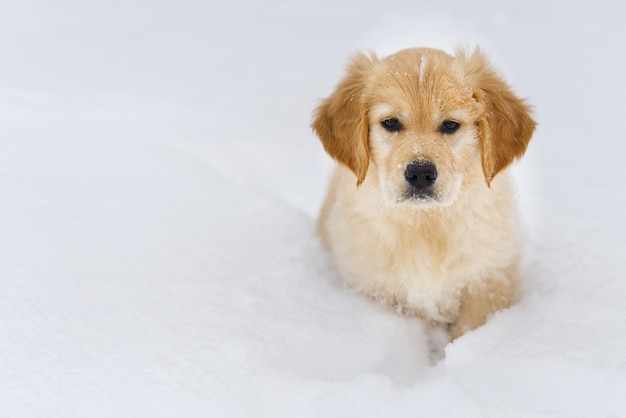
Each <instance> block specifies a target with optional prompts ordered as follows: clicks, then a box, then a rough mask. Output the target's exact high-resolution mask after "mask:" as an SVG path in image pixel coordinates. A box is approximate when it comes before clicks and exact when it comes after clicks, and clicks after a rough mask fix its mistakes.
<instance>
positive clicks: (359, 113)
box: [312, 53, 377, 186]
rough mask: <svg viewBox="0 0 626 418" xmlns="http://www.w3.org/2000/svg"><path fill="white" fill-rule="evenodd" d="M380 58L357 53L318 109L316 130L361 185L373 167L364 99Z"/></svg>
mask: <svg viewBox="0 0 626 418" xmlns="http://www.w3.org/2000/svg"><path fill="white" fill-rule="evenodd" d="M376 60H377V58H376V57H375V56H374V55H373V54H372V55H371V58H370V57H368V56H367V55H365V54H362V53H360V54H358V55H356V56H355V57H354V58H353V59H352V61H351V62H350V64H349V65H348V68H347V74H346V76H345V78H344V79H343V80H342V81H341V83H339V85H338V86H337V88H336V90H335V91H334V92H333V94H331V95H330V96H329V97H328V98H327V99H326V100H324V101H323V102H322V104H321V105H320V106H319V107H318V108H317V110H316V111H315V115H314V118H313V124H312V127H313V130H314V131H315V133H316V134H317V136H319V138H320V140H321V141H322V144H323V145H324V149H325V150H326V152H328V154H330V156H331V157H333V158H334V159H335V160H336V161H338V162H339V163H341V164H343V165H345V166H346V167H348V168H349V169H350V170H352V172H353V173H354V174H355V175H356V177H357V186H358V185H360V184H361V183H362V182H363V180H365V175H366V174H367V168H368V166H369V147H368V143H367V142H368V136H369V122H368V119H367V108H366V105H365V102H364V100H363V90H364V89H365V83H366V79H367V77H368V75H369V74H370V72H371V70H372V67H373V64H374V62H375V61H376Z"/></svg>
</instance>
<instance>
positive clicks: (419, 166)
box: [404, 161, 437, 190]
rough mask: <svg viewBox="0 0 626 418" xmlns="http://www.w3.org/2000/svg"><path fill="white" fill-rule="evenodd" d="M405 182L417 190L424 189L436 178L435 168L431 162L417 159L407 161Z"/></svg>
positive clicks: (433, 182)
mask: <svg viewBox="0 0 626 418" xmlns="http://www.w3.org/2000/svg"><path fill="white" fill-rule="evenodd" d="M404 178H405V179H406V181H407V183H409V184H410V185H411V186H413V187H414V188H416V189H418V190H425V189H428V188H429V187H432V185H433V184H435V181H436V180H437V168H436V167H435V165H434V164H433V163H430V162H427V161H418V162H414V163H409V164H408V165H407V166H406V171H405V172H404Z"/></svg>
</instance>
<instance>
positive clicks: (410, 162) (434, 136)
mask: <svg viewBox="0 0 626 418" xmlns="http://www.w3.org/2000/svg"><path fill="white" fill-rule="evenodd" d="M534 128H535V122H534V121H533V120H532V118H531V117H530V115H529V108H528V106H527V105H526V104H525V103H524V101H523V100H521V99H519V98H518V97H516V96H515V95H514V93H513V92H512V91H511V89H510V87H509V86H508V85H507V84H506V83H505V82H504V81H503V80H502V79H501V78H500V77H499V76H498V75H497V73H496V72H495V71H494V70H493V69H492V68H491V66H490V65H489V63H488V62H487V60H486V59H485V57H484V56H483V54H482V53H481V52H480V51H479V50H476V51H474V52H473V53H472V54H471V55H468V54H466V53H465V52H463V51H457V53H456V56H450V55H448V54H446V53H444V52H442V51H439V50H433V49H426V48H419V49H406V50H402V51H400V52H398V53H396V54H394V55H391V56H389V57H387V58H384V59H378V58H377V57H376V56H375V55H373V54H372V55H370V56H366V55H364V54H358V55H356V56H355V57H354V58H353V59H352V61H351V63H350V65H349V66H348V69H347V75H346V76H345V78H344V79H343V80H342V81H341V82H340V84H339V85H338V86H337V88H336V90H335V92H334V93H333V94H332V95H331V96H330V97H328V98H327V99H326V100H324V101H323V102H322V104H321V105H320V106H319V107H318V108H317V110H316V112H315V115H314V120H313V129H314V130H315V132H316V133H317V135H318V136H319V137H320V139H321V141H322V143H323V145H324V148H325V149H326V151H327V152H328V153H329V154H330V155H331V156H332V157H333V158H335V159H336V160H337V161H338V162H339V163H341V164H344V165H345V166H347V167H348V168H349V169H350V170H352V171H353V172H354V174H355V175H356V178H357V185H360V184H361V183H362V182H363V181H364V180H365V178H366V175H367V173H368V169H369V172H370V173H372V172H376V173H377V177H378V181H379V182H380V186H381V189H382V191H383V195H384V196H385V197H386V199H387V200H388V201H390V202H394V203H400V202H412V203H418V204H420V205H425V206H433V205H447V204H450V203H451V202H452V201H454V200H455V199H456V197H457V196H458V193H459V191H460V190H461V187H462V185H463V184H464V182H465V181H468V180H467V179H469V178H474V177H475V176H476V173H477V172H478V174H479V175H481V176H482V177H484V179H485V182H486V184H487V185H490V183H491V181H492V180H493V178H494V177H495V176H496V174H498V173H499V172H500V171H501V170H503V169H504V168H506V167H507V166H508V165H509V164H511V162H512V161H513V160H514V159H515V158H518V157H520V156H521V155H523V153H524V152H525V150H526V147H527V145H528V142H529V141H530V138H531V136H532V133H533V131H534ZM370 175H371V174H370Z"/></svg>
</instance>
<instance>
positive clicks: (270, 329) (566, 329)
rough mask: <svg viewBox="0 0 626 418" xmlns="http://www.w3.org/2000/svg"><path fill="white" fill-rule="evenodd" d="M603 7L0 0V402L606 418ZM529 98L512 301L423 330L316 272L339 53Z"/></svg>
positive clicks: (612, 269)
mask: <svg viewBox="0 0 626 418" xmlns="http://www.w3.org/2000/svg"><path fill="white" fill-rule="evenodd" d="M624 21H626V6H624V5H623V4H622V3H619V2H617V1H616V2H608V1H607V2H601V1H596V2H585V3H583V2H566V1H554V2H541V1H530V2H528V1H525V2H504V1H499V0H482V1H475V2H465V1H462V0H456V1H449V2H425V1H417V2H407V1H389V2H380V1H378V0H361V1H358V2H357V1H329V0H316V1H308V2H307V1H287V0H275V1H272V2H270V3H267V2H266V3H264V2H256V1H253V0H240V1H233V2H217V1H212V2H197V1H193V0H177V1H173V0H172V1H165V0H159V1H148V0H136V1H130V2H128V1H122V0H114V1H105V0H102V1H95V0H94V1H91V2H63V1H57V0H55V1H44V0H40V1H23V2H22V1H20V2H18V1H14V2H9V1H4V2H2V3H1V4H0V225H1V227H0V250H1V251H0V416H3V417H4V416H6V417H43V416H45V417H86V416H89V417H94V416H103V417H112V416H115V417H119V416H128V417H130V416H132V417H142V416H146V417H148V416H150V417H154V416H171V417H191V416H198V417H247V416H250V417H320V416H323V417H381V416H393V417H414V416H427V417H428V416H431V417H444V416H445V417H448V416H450V417H453V416H454V417H461V416H462V417H579V416H580V417H620V416H626V325H625V324H626V274H625V272H626V245H625V242H626V223H625V222H624V221H623V217H624V207H626V198H625V195H626V194H625V193H624V187H625V186H624V180H623V179H624V178H626V164H624V161H623V159H624V155H625V154H626V134H624V132H623V129H621V125H620V123H621V122H620V120H622V119H623V117H624V116H623V115H624V114H626V104H625V101H624V97H625V95H626V78H625V77H624V75H623V68H624V65H625V64H626V55H625V47H626V27H625V26H624ZM458 42H466V43H468V44H470V45H476V44H479V45H481V46H482V47H483V48H484V49H485V50H486V51H487V52H488V53H489V54H490V55H491V57H492V58H493V60H494V62H495V63H496V64H497V66H498V67H499V68H500V69H501V70H502V72H503V73H504V74H505V75H506V77H507V79H508V80H509V81H511V82H512V83H513V84H514V85H515V87H516V90H517V91H518V92H519V93H520V94H521V95H523V96H526V97H528V98H529V101H530V102H531V103H532V104H534V105H535V108H536V117H537V119H538V121H539V122H540V126H539V129H538V131H537V133H536V135H535V137H534V139H533V141H532V143H531V146H530V149H529V152H528V153H527V155H526V157H525V158H524V159H523V160H522V163H521V164H519V165H518V166H517V167H516V168H515V170H516V175H517V177H518V180H519V194H520V204H521V206H522V209H523V215H524V220H525V224H526V230H527V235H528V240H527V243H528V244H527V252H526V262H525V269H524V270H525V274H526V279H527V280H526V285H525V289H524V294H523V297H522V300H521V301H520V303H519V304H517V305H516V306H514V307H513V308H511V309H509V310H507V311H505V312H502V313H500V314H498V315H496V316H495V317H494V318H493V319H492V320H491V321H490V322H489V323H488V324H487V325H486V326H484V327H482V328H480V329H478V330H476V331H475V332H472V333H470V334H467V335H465V336H464V337H462V338H461V339H459V340H457V341H455V342H454V343H453V344H450V345H448V346H446V347H445V358H444V359H443V360H441V361H439V362H437V363H435V364H432V362H431V360H430V359H429V358H430V357H431V353H430V352H429V346H428V343H427V336H426V334H427V331H428V330H427V329H426V327H425V325H424V324H423V323H421V322H420V321H419V320H418V319H415V318H406V317H401V316H399V315H398V314H396V313H394V312H391V311H389V310H388V309H386V308H385V307H383V306H379V305H376V304H374V303H372V302H371V301H369V300H367V299H365V298H363V297H361V296H359V295H357V294H354V293H353V292H351V291H350V290H349V289H347V288H345V287H344V286H343V285H342V284H341V283H340V282H339V281H338V279H337V277H336V275H335V273H334V271H333V269H332V268H331V267H330V263H329V262H328V260H327V258H326V255H325V253H324V251H323V249H322V248H321V247H320V246H319V243H318V242H317V241H316V239H315V235H314V231H313V226H314V219H315V215H316V212H317V210H318V207H319V205H320V203H321V199H322V197H323V193H324V188H325V184H326V181H327V178H328V175H329V172H330V170H331V168H332V166H333V163H332V162H331V161H330V160H329V159H328V158H327V157H326V156H325V154H324V153H323V151H322V148H321V146H320V145H319V143H318V141H317V139H316V138H315V137H314V136H313V134H312V132H311V130H310V128H309V123H310V115H311V111H312V109H313V108H314V107H315V106H316V104H317V101H318V100H319V99H320V98H322V97H324V96H326V95H327V94H328V93H329V92H330V91H331V89H332V87H333V85H334V84H335V83H336V82H337V80H338V78H339V77H340V75H341V72H342V68H343V66H344V64H345V62H346V59H347V57H348V56H349V55H350V54H351V53H352V52H354V51H355V50H357V49H361V50H374V51H376V52H378V53H379V54H381V55H384V54H386V53H391V52H394V51H395V50H398V49H401V48H404V47H408V46H433V47H440V48H444V49H447V50H450V49H451V47H452V46H454V45H455V44H457V43H458Z"/></svg>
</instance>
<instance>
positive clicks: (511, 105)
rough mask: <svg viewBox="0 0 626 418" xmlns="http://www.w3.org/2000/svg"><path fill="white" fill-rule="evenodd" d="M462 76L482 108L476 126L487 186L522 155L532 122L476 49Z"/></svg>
mask: <svg viewBox="0 0 626 418" xmlns="http://www.w3.org/2000/svg"><path fill="white" fill-rule="evenodd" d="M460 53H461V54H463V52H460ZM463 55H465V54H463ZM465 77H466V80H467V82H468V84H469V85H470V86H471V87H472V88H473V89H474V98H475V99H476V100H477V101H478V102H480V103H482V105H483V106H484V110H483V113H482V116H481V118H480V120H479V122H478V124H479V129H480V145H481V148H482V165H483V173H484V175H485V180H486V181H487V185H490V184H491V181H492V180H493V178H494V177H495V176H496V174H498V173H499V172H500V171H501V170H503V169H504V168H506V167H507V166H508V165H509V164H511V163H512V162H513V160H515V159H516V158H519V157H521V156H522V155H523V154H524V152H526V148H527V146H528V143H529V142H530V138H531V137H532V135H533V132H534V131H535V126H536V123H535V121H534V120H533V119H532V117H531V116H530V107H529V106H528V105H527V104H526V103H525V102H524V100H523V99H520V98H519V97H517V96H516V95H515V94H514V93H513V91H512V90H511V88H510V87H509V86H508V85H507V83H506V82H504V80H502V78H501V77H500V76H499V75H498V74H497V73H496V71H495V70H494V69H493V68H492V67H491V65H490V64H489V62H488V61H487V59H486V58H485V56H484V55H483V54H482V52H481V51H480V50H479V49H476V50H475V51H474V52H473V53H472V54H471V55H470V56H469V57H466V58H465Z"/></svg>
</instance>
